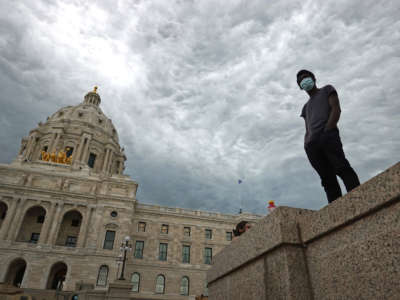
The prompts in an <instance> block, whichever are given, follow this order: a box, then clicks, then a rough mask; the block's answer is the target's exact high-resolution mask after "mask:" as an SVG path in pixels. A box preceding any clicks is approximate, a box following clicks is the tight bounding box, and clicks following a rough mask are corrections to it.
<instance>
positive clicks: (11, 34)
mask: <svg viewBox="0 0 400 300" xmlns="http://www.w3.org/2000/svg"><path fill="white" fill-rule="evenodd" d="M0 11H1V12H2V13H1V15H0V88H1V91H2V93H1V95H0V101H1V104H2V110H1V111H0V117H1V122H0V124H1V126H2V131H1V135H0V137H1V149H2V153H1V156H0V161H1V162H9V161H11V160H12V159H13V158H14V157H15V155H16V153H17V151H18V147H19V142H20V139H21V138H22V137H23V136H25V135H27V133H28V132H29V130H30V129H32V128H33V127H34V126H35V125H36V123H37V122H39V121H41V120H45V119H46V117H47V116H48V115H50V114H51V113H53V112H54V111H56V110H57V109H59V108H60V107H62V106H66V105H75V104H78V103H79V102H80V101H81V100H82V97H83V95H84V94H85V93H86V92H87V91H88V90H90V89H91V88H92V87H93V86H94V85H98V86H99V87H100V88H99V92H100V94H101V97H102V100H103V101H102V108H103V110H104V112H105V113H106V114H107V115H108V116H109V117H110V118H111V119H112V120H113V122H114V124H115V125H116V127H117V129H118V131H119V134H120V141H121V144H122V145H123V146H125V149H126V153H127V156H128V165H127V170H126V172H127V173H129V174H130V175H131V177H132V178H133V179H134V180H137V181H138V182H139V184H140V187H139V192H138V198H139V200H140V201H142V202H146V203H154V204H160V205H170V206H180V207H187V208H195V209H204V210H215V211H222V212H237V211H238V209H239V207H240V205H241V204H240V203H241V202H243V205H244V209H245V210H246V211H251V212H262V211H265V206H266V203H267V201H268V200H270V199H274V200H276V201H277V203H278V205H289V206H295V207H304V208H311V209H317V208H320V207H321V206H323V205H325V204H326V203H327V202H326V200H325V196H324V193H323V189H322V187H321V186H320V182H319V178H318V176H317V175H316V174H315V172H314V171H313V170H312V168H311V166H310V165H309V163H308V161H307V159H306V156H305V154H304V150H303V144H302V143H303V142H302V137H303V134H304V121H303V120H302V119H301V118H299V114H300V110H301V108H302V106H303V104H304V102H305V101H306V100H307V97H306V95H305V94H304V92H302V91H300V90H299V89H298V87H297V85H296V82H295V74H296V72H297V70H299V69H300V68H309V69H312V70H313V71H314V73H315V74H316V75H317V80H318V84H319V85H325V84H328V83H329V84H333V85H334V86H335V87H336V88H337V90H338V93H339V97H340V100H341V106H342V117H341V120H340V123H339V125H340V128H341V136H342V140H343V144H344V149H345V152H346V154H347V156H348V159H349V160H350V162H351V163H352V165H353V166H354V168H355V169H356V170H357V172H358V174H359V176H360V179H361V181H366V180H367V179H369V178H370V177H372V176H374V175H376V174H377V173H378V172H380V171H383V170H385V169H386V168H388V167H389V166H391V165H392V164H394V163H396V162H397V161H398V160H399V159H398V153H399V149H400V142H399V141H400V139H399V137H400V134H399V132H400V125H399V122H398V121H397V119H398V116H399V113H400V108H399V105H398V103H397V99H398V98H399V96H400V88H399V85H398V83H397V81H398V80H397V78H399V75H400V74H399V73H400V70H399V67H398V66H399V65H400V64H399V63H400V57H399V55H398V53H399V50H400V23H399V22H398V15H399V13H400V4H398V3H397V2H396V1H378V2H377V1H361V0H360V1H351V2H348V1H325V2H324V3H317V2H315V1H306V2H304V1H278V2H275V3H273V4H268V5H267V4H265V2H263V1H251V2H249V1H239V0H235V1H230V2H229V3H222V2H221V3H220V2H218V1H215V0H214V1H211V0H208V1H197V2H195V1H168V2H165V1H156V0H154V1H130V2H129V3H126V1H117V2H113V3H112V5H111V2H109V1H98V2H96V3H95V4H94V3H89V2H85V1H34V2H32V3H31V2H29V3H28V2H25V3H23V2H19V3H14V2H2V3H1V4H0ZM239 178H241V179H243V180H244V182H243V183H242V184H241V185H238V184H237V180H238V179H239Z"/></svg>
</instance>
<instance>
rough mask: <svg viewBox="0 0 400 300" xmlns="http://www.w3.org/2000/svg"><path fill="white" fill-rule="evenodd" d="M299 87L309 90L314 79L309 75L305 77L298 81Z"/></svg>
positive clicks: (312, 85)
mask: <svg viewBox="0 0 400 300" xmlns="http://www.w3.org/2000/svg"><path fill="white" fill-rule="evenodd" d="M300 87H301V88H302V89H303V90H305V91H310V90H312V88H313V87H314V80H313V79H312V78H311V77H306V78H304V79H303V80H302V81H301V82H300Z"/></svg>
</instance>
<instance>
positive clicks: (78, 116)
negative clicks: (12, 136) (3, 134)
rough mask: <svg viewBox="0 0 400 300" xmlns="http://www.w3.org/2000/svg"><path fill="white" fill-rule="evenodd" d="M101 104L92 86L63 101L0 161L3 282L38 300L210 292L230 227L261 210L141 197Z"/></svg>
mask: <svg viewBox="0 0 400 300" xmlns="http://www.w3.org/2000/svg"><path fill="white" fill-rule="evenodd" d="M100 103H101V98H100V96H99V94H98V93H97V89H96V88H95V89H94V90H93V91H92V92H89V93H87V94H86V95H85V97H84V99H83V101H82V102H81V103H80V104H78V105H75V106H67V107H64V108H61V109H60V110H58V111H57V112H55V113H54V114H53V115H51V116H49V117H48V118H47V120H46V122H43V123H42V122H40V123H39V124H38V127H36V128H34V129H33V130H31V131H30V132H29V135H28V136H27V137H26V138H23V139H22V141H21V147H20V150H19V153H16V159H15V160H14V161H13V162H12V163H10V164H0V285H1V286H3V287H4V286H13V287H15V288H19V289H20V290H22V291H23V293H26V294H28V295H31V297H33V298H35V299H37V300H57V299H63V300H75V299H80V300H82V299H83V300H101V299H104V300H105V299H116V300H117V299H118V300H123V299H124V300H125V299H126V300H128V299H137V300H139V299H141V300H144V299H171V300H180V299H182V300H183V299H185V300H189V299H193V300H194V299H196V296H200V295H207V282H206V272H207V270H208V269H209V268H210V267H211V265H212V262H213V257H214V256H215V255H216V254H217V253H218V252H219V251H220V250H221V249H223V248H224V247H226V246H228V245H229V244H230V243H231V241H232V229H233V227H234V226H235V225H236V224H237V223H238V222H240V221H242V220H246V221H249V222H250V223H255V222H257V221H258V220H259V219H260V218H261V217H262V216H259V215H253V214H247V213H242V214H238V215H229V214H220V213H215V212H205V211H197V210H189V209H182V208H172V207H163V206H158V205H148V204H142V203H139V201H138V200H137V199H136V192H137V189H138V183H137V182H135V181H134V180H132V179H131V178H130V177H129V176H127V175H124V169H125V162H126V159H127V158H126V155H125V153H124V149H123V148H121V146H120V145H119V139H118V132H117V129H116V128H115V127H114V125H113V123H112V121H111V120H110V119H109V118H108V117H107V116H106V115H104V113H103V112H102V110H101V108H100ZM0 298H1V296H0ZM13 299H14V298H13ZM26 299H28V298H26Z"/></svg>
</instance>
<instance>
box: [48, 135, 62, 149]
mask: <svg viewBox="0 0 400 300" xmlns="http://www.w3.org/2000/svg"><path fill="white" fill-rule="evenodd" d="M60 136H61V133H58V132H57V133H56V140H55V141H54V143H53V145H51V149H50V153H52V152H54V151H56V150H57V145H58V142H59V141H60Z"/></svg>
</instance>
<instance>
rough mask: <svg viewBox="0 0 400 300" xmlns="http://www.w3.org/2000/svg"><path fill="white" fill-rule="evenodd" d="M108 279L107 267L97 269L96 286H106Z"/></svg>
mask: <svg viewBox="0 0 400 300" xmlns="http://www.w3.org/2000/svg"><path fill="white" fill-rule="evenodd" d="M107 278H108V267H107V266H101V267H100V269H99V275H98V276H97V285H99V286H106V285H107Z"/></svg>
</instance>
